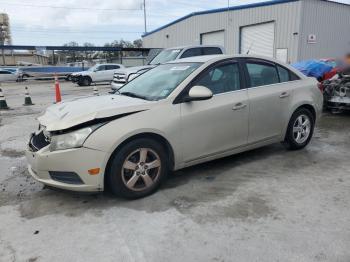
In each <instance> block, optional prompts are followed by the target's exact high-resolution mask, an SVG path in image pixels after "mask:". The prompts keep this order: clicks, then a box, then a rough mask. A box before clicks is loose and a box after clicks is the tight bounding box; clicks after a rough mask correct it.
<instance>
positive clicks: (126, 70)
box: [114, 65, 155, 75]
mask: <svg viewBox="0 0 350 262" xmlns="http://www.w3.org/2000/svg"><path fill="white" fill-rule="evenodd" d="M154 67H155V65H145V66H133V67H128V68H123V69H118V70H116V71H115V72H114V73H118V74H125V75H130V74H134V73H137V72H138V71H140V70H143V69H151V68H154Z"/></svg>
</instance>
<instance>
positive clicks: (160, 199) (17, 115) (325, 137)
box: [0, 82, 350, 262]
mask: <svg viewBox="0 0 350 262" xmlns="http://www.w3.org/2000/svg"><path fill="white" fill-rule="evenodd" d="M27 84H28V83H27ZM2 87H3V90H4V93H5V96H6V98H7V103H8V105H9V106H10V107H12V110H9V111H0V222H1V223H0V261H31V262H34V261H137V262H138V261H150V262H157V261H161V262H163V261H186V262H187V261H191V262H192V261H200V262H203V261H220V262H221V261H239V262H243V261H266V262H271V261H283V262H285V261H293V262H294V261H332V262H334V261H339V262H349V261H350V249H349V247H350V161H349V152H350V115H346V114H344V115H330V114H325V115H324V117H323V119H322V120H321V122H320V123H319V125H318V127H317V130H316V134H315V137H314V139H313V140H312V143H311V144H310V146H309V147H307V148H306V149H305V150H302V151H299V152H290V151H286V150H285V149H284V148H283V146H281V145H279V144H276V145H272V146H268V147H264V148H262V149H258V150H254V151H250V152H247V153H243V154H240V155H236V156H232V157H228V158H225V159H221V160H218V161H213V162H210V163H207V164H203V165H199V166H195V167H192V168H188V169H185V170H182V171H179V172H176V173H175V174H173V175H172V176H171V177H170V178H169V180H168V181H167V182H166V183H165V184H164V186H163V187H162V189H161V190H160V191H159V192H158V193H156V194H154V195H152V196H150V197H148V198H145V199H141V200H136V201H126V200H121V199H115V198H114V197H112V196H111V195H109V194H106V193H104V194H102V193H101V194H95V195H85V194H73V193H69V192H57V191H52V190H50V189H45V188H43V186H42V185H41V184H39V183H37V182H35V181H34V180H33V179H32V178H31V177H29V175H28V172H27V171H26V160H25V158H24V150H25V148H26V143H27V139H28V137H29V133H30V132H32V131H33V130H34V129H36V128H37V125H38V124H37V122H36V121H35V118H36V117H37V116H38V115H39V114H40V112H41V111H42V110H43V109H44V108H45V107H47V106H48V105H50V104H51V103H52V102H53V99H54V89H53V84H52V83H51V82H41V83H32V84H28V87H29V89H30V92H31V95H32V99H33V102H34V103H35V105H34V106H31V107H24V106H22V104H23V101H24V95H23V91H24V84H23V83H22V84H7V85H3V86H2ZM62 87H63V88H62V89H63V92H62V93H63V99H67V98H71V97H75V96H82V95H91V94H92V87H76V86H74V85H72V84H70V83H63V84H62ZM98 88H99V91H100V93H106V92H107V91H109V88H108V86H102V85H101V86H98Z"/></svg>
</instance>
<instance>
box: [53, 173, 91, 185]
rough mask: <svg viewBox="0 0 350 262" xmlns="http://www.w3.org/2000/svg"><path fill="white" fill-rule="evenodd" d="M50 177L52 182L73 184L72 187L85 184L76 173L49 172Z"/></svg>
mask: <svg viewBox="0 0 350 262" xmlns="http://www.w3.org/2000/svg"><path fill="white" fill-rule="evenodd" d="M49 174H50V177H51V179H52V180H55V181H58V182H61V183H66V184H72V185H82V184H84V182H83V180H81V178H80V177H79V176H78V175H77V174H76V173H74V172H58V171H49Z"/></svg>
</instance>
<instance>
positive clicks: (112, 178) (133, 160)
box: [106, 138, 168, 199]
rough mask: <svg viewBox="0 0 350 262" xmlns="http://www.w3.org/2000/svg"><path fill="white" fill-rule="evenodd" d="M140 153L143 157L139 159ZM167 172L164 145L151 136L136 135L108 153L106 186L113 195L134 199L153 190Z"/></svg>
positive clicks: (157, 186)
mask: <svg viewBox="0 0 350 262" xmlns="http://www.w3.org/2000/svg"><path fill="white" fill-rule="evenodd" d="M141 155H143V156H146V157H143V159H141V158H142V157H141ZM145 159H146V160H145ZM150 164H152V167H151V166H150ZM167 174H168V161H167V153H166V150H165V149H164V147H163V146H162V145H161V144H159V143H158V142H156V141H154V140H152V139H147V138H138V139H135V140H133V141H131V142H129V143H127V144H125V145H124V146H122V148H121V149H120V150H118V152H117V153H115V154H114V155H112V158H111V160H110V168H109V170H108V171H107V179H106V183H107V185H106V186H107V187H108V188H109V189H110V190H111V191H112V193H113V194H115V195H116V196H119V197H122V198H127V199H137V198H141V197H145V196H148V195H150V194H152V193H154V192H155V191H156V190H157V189H158V188H159V186H160V185H161V183H162V182H163V181H164V179H165V178H166V176H167ZM150 179H151V180H150ZM147 184H148V185H147Z"/></svg>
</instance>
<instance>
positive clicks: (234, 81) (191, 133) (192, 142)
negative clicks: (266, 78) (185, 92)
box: [181, 61, 249, 162]
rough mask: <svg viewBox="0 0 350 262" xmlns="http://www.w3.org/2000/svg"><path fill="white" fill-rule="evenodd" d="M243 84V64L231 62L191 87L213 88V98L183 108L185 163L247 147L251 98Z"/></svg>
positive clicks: (214, 67)
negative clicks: (249, 98)
mask: <svg viewBox="0 0 350 262" xmlns="http://www.w3.org/2000/svg"><path fill="white" fill-rule="evenodd" d="M242 81H243V79H242V77H241V72H240V67H239V64H238V63H237V62H235V61H228V62H224V63H220V64H217V65H215V66H213V67H211V68H209V69H208V70H207V71H205V72H204V73H203V74H202V75H201V76H200V77H199V78H198V79H197V80H195V81H194V82H193V83H192V84H191V86H196V85H201V86H205V87H207V88H209V89H210V90H211V91H212V92H213V97H212V98H211V99H209V100H204V101H192V102H184V103H182V104H181V132H182V133H181V136H182V146H183V160H184V162H191V161H196V160H200V159H202V158H205V157H210V156H213V155H216V154H220V153H225V152H228V151H230V150H231V149H234V148H237V147H240V146H244V145H246V144H247V139H248V113H249V110H248V94H247V90H246V89H245V88H243V85H242Z"/></svg>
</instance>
